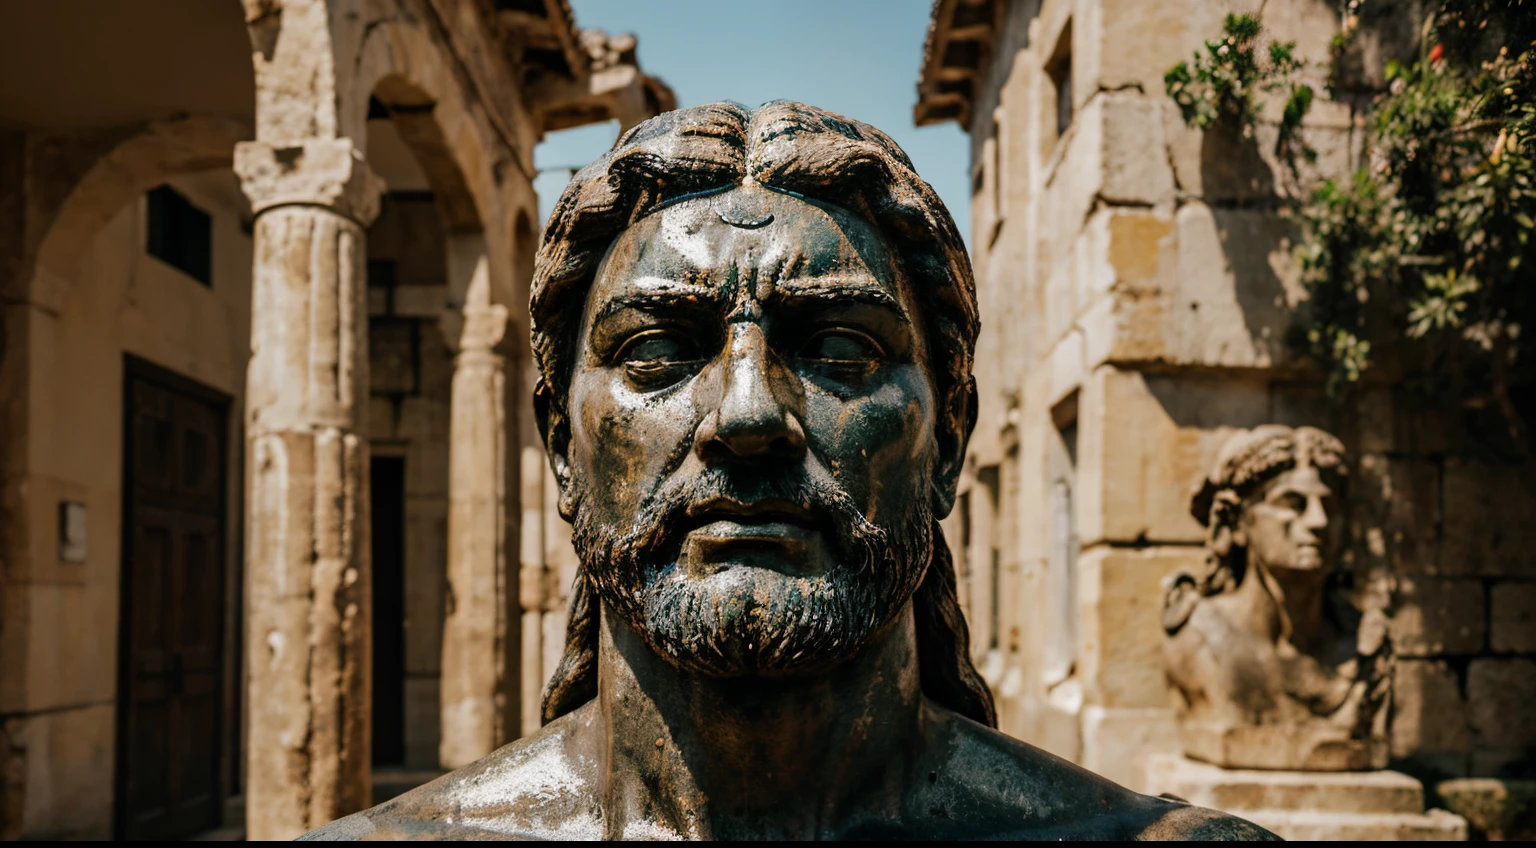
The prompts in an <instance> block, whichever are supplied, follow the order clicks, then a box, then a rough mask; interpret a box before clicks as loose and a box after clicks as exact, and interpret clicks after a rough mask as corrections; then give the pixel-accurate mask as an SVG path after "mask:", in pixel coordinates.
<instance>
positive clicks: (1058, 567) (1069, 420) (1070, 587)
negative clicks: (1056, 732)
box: [1045, 393, 1079, 683]
mask: <svg viewBox="0 0 1536 848" xmlns="http://www.w3.org/2000/svg"><path fill="white" fill-rule="evenodd" d="M1052 418H1053V419H1054V420H1055V424H1056V432H1055V436H1056V438H1054V439H1052V445H1051V449H1050V457H1049V462H1050V466H1049V468H1050V476H1051V483H1050V521H1051V528H1050V534H1051V535H1050V540H1051V541H1050V559H1049V561H1048V565H1047V568H1048V575H1049V586H1050V590H1049V591H1050V594H1051V601H1052V606H1053V607H1054V608H1055V615H1054V616H1053V619H1054V620H1053V621H1052V623H1051V639H1050V644H1049V645H1047V657H1046V671H1045V673H1046V678H1047V681H1048V682H1049V683H1056V682H1059V681H1061V680H1065V679H1066V678H1067V677H1068V676H1070V675H1071V674H1072V667H1073V664H1074V663H1075V662H1076V660H1077V557H1078V549H1079V545H1078V538H1077V510H1076V505H1075V503H1074V500H1075V498H1074V496H1075V494H1076V492H1075V489H1076V488H1077V395H1076V394H1075V393H1074V394H1073V395H1072V396H1071V397H1069V398H1068V399H1066V400H1064V401H1062V402H1061V403H1060V404H1058V405H1057V406H1056V408H1055V409H1053V410H1052Z"/></svg>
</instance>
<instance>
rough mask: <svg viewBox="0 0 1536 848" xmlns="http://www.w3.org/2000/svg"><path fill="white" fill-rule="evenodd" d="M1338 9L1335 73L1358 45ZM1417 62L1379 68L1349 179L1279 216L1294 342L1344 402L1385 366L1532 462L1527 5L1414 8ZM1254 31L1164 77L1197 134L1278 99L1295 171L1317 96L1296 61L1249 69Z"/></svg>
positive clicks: (1479, 0) (1212, 46)
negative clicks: (1270, 96)
mask: <svg viewBox="0 0 1536 848" xmlns="http://www.w3.org/2000/svg"><path fill="white" fill-rule="evenodd" d="M1361 5H1362V0H1349V2H1347V3H1346V4H1345V9H1344V26H1343V27H1342V30H1341V33H1340V35H1339V37H1338V38H1337V39H1335V42H1334V51H1333V54H1334V63H1333V67H1330V68H1328V69H1327V74H1326V77H1327V79H1328V80H1329V85H1330V87H1332V86H1335V85H1337V84H1338V82H1337V81H1338V78H1339V73H1338V60H1339V57H1340V56H1342V55H1343V54H1344V53H1345V52H1346V51H1348V49H1349V47H1350V42H1351V40H1352V39H1353V38H1356V37H1357V36H1358V31H1359V30H1358V26H1357V23H1358V20H1359V17H1358V13H1359V11H1360V7H1361ZM1424 12H1425V19H1424V24H1423V27H1422V29H1421V30H1420V32H1419V37H1418V44H1417V46H1416V48H1415V49H1414V50H1413V51H1412V55H1411V56H1408V57H1405V58H1404V59H1403V60H1401V61H1391V62H1389V63H1387V64H1386V66H1385V67H1384V68H1382V69H1381V71H1382V73H1381V74H1380V77H1379V78H1380V79H1381V80H1382V81H1383V82H1384V84H1385V88H1384V90H1381V91H1379V92H1377V93H1375V94H1374V95H1373V96H1370V97H1369V98H1366V99H1361V100H1359V102H1358V103H1357V114H1358V115H1359V118H1358V120H1357V124H1358V125H1363V127H1364V129H1365V139H1364V145H1363V150H1362V155H1361V157H1360V164H1359V167H1358V168H1357V170H1355V172H1354V173H1353V174H1351V175H1349V176H1347V177H1345V178H1341V179H1327V180H1323V181H1321V182H1320V183H1318V184H1317V185H1315V186H1314V187H1313V188H1312V189H1311V190H1310V192H1309V194H1308V196H1307V197H1306V198H1305V200H1304V201H1303V202H1301V203H1299V204H1297V205H1296V206H1295V207H1294V208H1292V209H1291V210H1289V213H1290V214H1293V215H1294V216H1295V217H1296V218H1297V219H1298V221H1299V223H1300V225H1301V231H1302V236H1303V237H1302V240H1301V244H1300V247H1299V249H1298V254H1299V258H1300V261H1301V267H1302V276H1303V281H1304V283H1305V284H1306V288H1307V292H1308V295H1309V297H1308V302H1307V304H1306V308H1304V309H1303V310H1301V311H1300V313H1299V314H1298V318H1297V326H1296V328H1295V330H1296V331H1295V332H1294V333H1293V336H1294V340H1295V342H1296V343H1297V344H1298V345H1300V346H1301V347H1302V348H1303V349H1304V350H1306V351H1307V352H1308V353H1310V354H1311V355H1313V356H1314V357H1316V358H1317V359H1318V360H1319V361H1321V362H1322V363H1323V364H1324V365H1326V366H1327V368H1328V373H1329V378H1328V386H1329V390H1330V392H1331V393H1333V394H1335V395H1338V394H1342V393H1345V392H1347V391H1348V389H1349V388H1350V387H1351V386H1353V385H1355V384H1356V383H1358V382H1359V381H1360V380H1361V379H1362V377H1363V376H1364V375H1365V374H1366V373H1367V372H1369V371H1370V370H1371V369H1372V368H1374V367H1377V366H1378V364H1379V360H1381V359H1383V358H1384V354H1386V353H1387V352H1389V351H1390V352H1391V356H1392V358H1393V359H1395V360H1396V361H1397V362H1398V364H1399V368H1400V370H1401V372H1402V373H1403V374H1404V375H1405V376H1404V379H1405V381H1406V382H1408V383H1409V384H1410V385H1411V386H1412V387H1413V388H1415V389H1417V390H1418V391H1420V392H1422V393H1423V394H1424V395H1426V396H1427V397H1429V398H1431V399H1432V400H1434V401H1435V402H1438V403H1442V404H1455V405H1459V406H1460V407H1462V408H1464V409H1470V410H1480V409H1488V410H1492V411H1494V412H1496V413H1497V414H1498V415H1499V416H1500V417H1501V418H1502V420H1503V421H1504V422H1505V424H1506V426H1507V428H1508V430H1509V433H1510V434H1511V436H1513V437H1514V439H1515V440H1516V442H1517V443H1519V444H1522V445H1525V446H1527V447H1528V446H1529V441H1528V440H1529V438H1530V430H1529V426H1528V424H1527V419H1528V418H1529V417H1530V414H1531V409H1532V408H1533V407H1536V366H1533V363H1532V359H1533V358H1536V351H1533V350H1531V349H1529V348H1530V339H1529V336H1530V334H1531V333H1532V332H1533V331H1536V276H1533V275H1536V239H1533V236H1532V233H1533V229H1536V227H1533V221H1536V40H1533V39H1536V0H1529V2H1528V0H1443V2H1434V3H1427V4H1425V8H1424ZM1261 29H1262V25H1261V22H1260V21H1259V20H1258V19H1257V18H1253V17H1251V16H1240V15H1233V16H1228V18H1227V21H1226V24H1225V26H1224V31H1223V37H1222V38H1221V39H1218V40H1216V41H1212V42H1207V44H1206V45H1205V50H1204V51H1203V52H1200V53H1197V55H1196V56H1195V58H1194V61H1193V62H1191V63H1181V64H1179V65H1178V66H1175V67H1174V68H1172V69H1171V70H1170V71H1169V72H1168V74H1167V76H1166V77H1165V82H1166V84H1167V90H1168V94H1169V95H1170V96H1171V97H1173V98H1174V100H1175V101H1176V102H1177V103H1178V104H1179V106H1180V108H1181V110H1182V111H1183V114H1184V117H1185V120H1186V121H1187V122H1189V123H1190V125H1192V126H1196V127H1206V126H1210V125H1211V124H1213V123H1215V122H1217V121H1223V120H1225V121H1235V122H1237V124H1238V125H1239V126H1242V127H1243V128H1244V130H1245V131H1246V132H1249V133H1250V134H1251V128H1252V126H1253V125H1254V123H1255V122H1257V121H1258V120H1260V118H1261V116H1260V115H1259V109H1258V107H1257V105H1256V100H1255V93H1256V92H1258V91H1264V90H1274V89H1277V88H1285V89H1287V90H1288V91H1289V93H1290V94H1289V97H1288V99H1287V100H1286V106H1285V109H1284V112H1283V114H1282V115H1280V116H1279V118H1278V119H1277V121H1276V123H1277V124H1278V125H1279V126H1280V127H1281V142H1280V144H1277V148H1276V154H1277V156H1278V158H1279V159H1280V160H1281V161H1282V162H1286V163H1287V164H1289V165H1290V166H1291V168H1292V170H1293V171H1294V169H1295V162H1296V161H1297V159H1298V157H1310V156H1311V154H1310V152H1309V151H1308V150H1307V149H1306V147H1305V145H1304V144H1302V143H1300V142H1299V141H1297V138H1298V136H1299V134H1300V129H1301V126H1302V121H1303V119H1304V118H1305V116H1306V113H1307V110H1308V108H1309V107H1310V105H1311V100H1312V93H1311V90H1310V89H1309V88H1306V87H1305V86H1304V85H1303V84H1302V83H1300V82H1298V75H1299V73H1300V70H1301V63H1300V62H1299V61H1298V60H1296V59H1295V57H1294V55H1293V48H1294V45H1290V44H1271V45H1270V47H1269V50H1268V55H1267V61H1261V60H1259V59H1258V58H1256V57H1257V55H1258V54H1257V43H1258V39H1259V34H1260V31H1261Z"/></svg>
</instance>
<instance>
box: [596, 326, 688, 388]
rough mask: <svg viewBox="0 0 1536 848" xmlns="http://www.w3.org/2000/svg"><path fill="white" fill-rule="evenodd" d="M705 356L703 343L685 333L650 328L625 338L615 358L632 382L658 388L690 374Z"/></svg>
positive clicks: (637, 385) (637, 386)
mask: <svg viewBox="0 0 1536 848" xmlns="http://www.w3.org/2000/svg"><path fill="white" fill-rule="evenodd" d="M703 358H704V357H703V356H702V355H701V353H700V350H699V345H698V344H697V343H696V342H694V341H693V340H691V339H689V338H688V337H687V336H685V335H683V334H682V333H678V332H674V331H671V330H646V331H645V332H642V333H637V334H636V335H634V336H633V337H631V338H630V339H629V341H627V342H625V343H624V346H623V347H621V348H619V352H618V353H617V354H616V355H615V356H614V361H615V362H616V363H618V364H620V365H623V366H624V373H625V375H626V376H627V377H628V379H629V382H630V384H631V385H633V386H634V387H636V388H638V389H642V390H645V391H654V390H657V389H662V388H665V387H667V386H670V385H672V384H673V383H676V382H678V381H679V380H682V379H683V378H684V377H686V376H688V374H689V373H691V371H692V370H693V366H696V365H697V364H698V362H699V361H700V360H701V359H703Z"/></svg>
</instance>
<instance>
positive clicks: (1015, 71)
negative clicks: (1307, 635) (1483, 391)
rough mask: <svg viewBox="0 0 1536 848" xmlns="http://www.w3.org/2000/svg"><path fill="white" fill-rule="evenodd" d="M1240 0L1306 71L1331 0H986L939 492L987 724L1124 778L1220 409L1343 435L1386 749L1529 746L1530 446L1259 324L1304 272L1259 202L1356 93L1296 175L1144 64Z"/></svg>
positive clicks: (1233, 422)
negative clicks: (971, 359)
mask: <svg viewBox="0 0 1536 848" xmlns="http://www.w3.org/2000/svg"><path fill="white" fill-rule="evenodd" d="M1261 6H1262V14H1263V21H1264V25H1265V27H1266V30H1267V34H1266V36H1265V37H1266V38H1270V37H1273V38H1278V39H1280V40H1294V41H1296V42H1297V51H1298V54H1299V55H1300V56H1301V57H1302V58H1304V59H1306V60H1308V61H1310V62H1312V63H1313V65H1312V68H1313V70H1312V71H1310V73H1316V74H1320V71H1318V68H1320V67H1321V65H1322V63H1324V62H1326V60H1327V58H1328V45H1329V41H1330V39H1331V38H1332V37H1333V35H1334V33H1335V32H1336V31H1337V29H1338V25H1339V19H1338V13H1337V11H1336V10H1335V9H1334V8H1333V6H1332V5H1331V4H1329V3H1326V2H1321V0H1283V2H1282V1H1281V0H1270V2H1267V3H1263V4H1260V3H1258V2H1221V0H1174V2H1166V3H1145V2H1139V0H1043V2H1042V1H1041V0H1012V2H1007V3H1000V4H997V7H998V8H999V10H1000V11H999V21H998V23H997V25H996V26H995V28H994V37H993V42H992V45H991V50H990V52H989V53H988V54H985V57H984V58H983V60H982V65H981V66H980V68H979V69H978V70H979V74H978V76H977V80H978V81H977V84H976V88H975V91H974V97H973V100H972V102H971V108H970V111H969V114H970V116H971V118H970V125H969V126H968V127H967V129H968V131H969V132H970V135H971V139H972V158H973V162H972V185H973V196H972V201H971V220H972V233H971V246H972V252H973V256H974V260H975V267H976V273H977V281H978V288H979V291H978V297H979V299H980V302H981V314H982V315H983V316H985V318H984V324H983V327H982V335H981V339H980V341H979V344H978V351H977V379H978V383H979V385H980V391H981V402H980V414H979V423H978V425H977V431H976V435H975V437H974V439H973V441H972V445H971V453H970V459H969V463H970V465H969V468H968V473H967V476H966V481H965V482H964V483H963V494H962V496H961V501H960V504H959V506H958V507H957V510H956V514H955V515H953V516H951V518H950V519H948V521H947V527H948V533H947V535H948V538H949V541H950V544H951V546H952V547H954V548H955V552H956V557H957V563H958V565H959V568H960V571H961V575H962V582H963V583H964V584H965V585H964V587H963V588H962V592H961V596H962V601H963V602H964V604H965V605H966V607H967V611H968V615H969V617H970V620H971V622H972V633H973V637H974V639H973V648H974V653H975V656H976V660H977V662H978V665H979V667H980V668H981V669H982V671H983V674H984V676H985V677H986V678H987V680H988V682H989V683H991V684H992V686H993V688H994V691H995V692H996V693H997V694H998V696H999V699H998V700H999V709H1000V714H1001V717H1002V725H1003V728H1004V729H1005V730H1007V731H1008V732H1010V733H1013V734H1015V735H1018V736H1020V737H1021V738H1024V739H1026V740H1028V741H1031V742H1034V743H1036V744H1039V745H1042V746H1043V747H1046V748H1047V749H1049V750H1052V751H1055V752H1057V753H1060V754H1062V755H1064V756H1068V757H1070V758H1073V759H1076V760H1078V761H1079V762H1082V763H1084V764H1085V765H1087V766H1089V767H1090V768H1093V769H1095V770H1097V771H1100V772H1102V773H1104V774H1106V775H1108V776H1109V777H1111V778H1113V779H1115V780H1118V781H1121V782H1123V783H1127V784H1129V785H1132V786H1139V785H1141V781H1142V774H1143V766H1142V763H1143V761H1144V760H1145V758H1146V757H1147V756H1149V755H1151V754H1153V753H1155V752H1158V751H1165V750H1173V749H1175V748H1176V747H1177V742H1176V739H1175V736H1174V730H1173V724H1172V715H1173V713H1172V709H1171V703H1172V702H1171V696H1170V693H1169V691H1168V689H1167V685H1166V683H1165V681H1164V678H1163V674H1162V670H1161V656H1160V651H1159V648H1160V641H1161V639H1162V635H1163V634H1162V631H1161V628H1160V626H1159V624H1158V620H1159V613H1160V609H1161V589H1160V582H1161V580H1162V578H1163V577H1164V576H1166V575H1167V574H1169V573H1171V572H1173V571H1176V570H1179V569H1188V568H1194V567H1196V566H1198V565H1199V564H1200V562H1201V560H1202V557H1203V553H1202V550H1201V543H1202V541H1203V530H1202V528H1201V527H1200V526H1199V525H1198V524H1197V523H1196V522H1195V520H1194V519H1193V517H1192V516H1191V515H1190V514H1189V508H1188V504H1189V495H1190V493H1191V491H1192V489H1193V487H1194V486H1195V485H1196V483H1197V482H1198V481H1199V480H1200V479H1201V477H1202V476H1203V474H1204V473H1205V472H1206V471H1207V469H1208V468H1209V465H1210V463H1211V461H1212V460H1213V458H1214V456H1215V452H1216V450H1217V449H1218V448H1219V447H1220V445H1221V444H1222V443H1223V442H1224V441H1225V439H1226V438H1227V437H1228V436H1229V435H1230V434H1231V433H1232V432H1233V431H1234V429H1236V428H1244V427H1252V426H1255V425H1258V424H1263V423H1270V422H1274V423H1282V424H1289V425H1301V424H1310V425H1314V426H1319V427H1322V428H1324V429H1328V430H1330V431H1332V432H1337V433H1339V434H1340V435H1341V436H1343V437H1344V439H1345V442H1346V444H1347V446H1348V447H1349V450H1350V452H1351V456H1352V457H1353V462H1354V465H1355V468H1354V470H1353V475H1352V477H1353V483H1352V484H1351V488H1350V493H1349V500H1348V505H1347V511H1348V519H1349V522H1350V527H1351V535H1352V538H1353V542H1354V544H1353V547H1354V549H1355V554H1354V556H1355V557H1356V559H1355V561H1354V562H1353V564H1352V567H1353V568H1355V569H1356V570H1357V572H1359V573H1362V574H1363V573H1367V572H1369V571H1371V570H1372V569H1381V568H1390V569H1392V570H1393V571H1394V572H1395V573H1396V574H1397V575H1398V591H1397V598H1396V603H1397V608H1396V615H1395V619H1394V637H1395V641H1396V644H1397V645H1398V653H1399V657H1400V665H1399V673H1398V678H1397V684H1396V687H1397V692H1396V695H1397V700H1396V707H1395V712H1394V715H1393V725H1392V727H1393V730H1392V732H1393V740H1394V748H1393V754H1394V757H1395V758H1396V759H1397V761H1398V762H1399V764H1401V765H1402V766H1403V767H1404V768H1408V769H1409V770H1412V771H1415V772H1418V773H1422V774H1424V775H1425V776H1431V775H1433V774H1452V775H1460V774H1468V773H1471V774H1495V773H1499V772H1500V771H1501V770H1503V771H1509V770H1511V769H1517V770H1518V769H1520V768H1525V766H1524V765H1522V764H1524V763H1526V762H1528V757H1529V751H1530V749H1531V745H1532V742H1533V738H1532V734H1533V732H1536V731H1532V730H1531V728H1532V727H1536V720H1533V717H1532V715H1531V713H1530V710H1531V709H1532V708H1531V706H1530V704H1532V703H1533V699H1532V698H1531V697H1530V696H1529V694H1528V693H1530V691H1531V690H1532V688H1533V685H1536V684H1533V677H1532V675H1533V674H1536V665H1533V663H1532V659H1531V655H1530V651H1531V650H1532V644H1531V643H1532V640H1533V639H1536V626H1533V624H1532V621H1531V618H1532V613H1531V612H1530V610H1531V609H1532V602H1533V600H1536V598H1533V596H1536V588H1533V586H1532V584H1531V583H1530V582H1528V581H1530V580H1531V579H1532V576H1533V575H1532V572H1531V570H1530V569H1531V566H1530V557H1529V556H1528V555H1523V554H1522V553H1521V552H1522V551H1523V550H1524V545H1523V541H1524V538H1525V533H1526V531H1525V530H1524V524H1525V523H1528V519H1529V517H1530V516H1532V515H1536V501H1533V500H1532V486H1531V484H1530V483H1529V481H1528V479H1527V478H1528V475H1527V474H1525V473H1524V470H1523V469H1522V468H1519V467H1501V466H1499V465H1498V464H1497V463H1491V462H1488V461H1485V460H1476V459H1471V458H1468V453H1467V451H1466V450H1463V448H1466V447H1467V446H1468V441H1469V440H1468V439H1466V438H1465V437H1463V438H1462V444H1461V445H1460V446H1459V447H1458V446H1456V445H1453V444H1451V443H1450V440H1451V438H1452V437H1451V436H1450V435H1448V434H1449V433H1455V432H1460V431H1459V430H1458V429H1457V427H1458V426H1459V425H1454V424H1446V423H1439V424H1434V423H1432V422H1431V419H1430V418H1429V417H1428V416H1426V415H1423V414H1418V413H1415V412H1414V411H1413V410H1411V409H1409V408H1407V407H1406V406H1405V404H1406V401H1405V400H1404V398H1403V397H1402V396H1399V395H1397V394H1394V392H1393V391H1392V390H1391V388H1390V387H1389V386H1384V387H1382V388H1379V389H1373V390H1371V391H1368V392H1365V393H1363V394H1361V395H1360V396H1359V397H1358V398H1356V399H1355V400H1354V401H1353V402H1351V403H1350V404H1349V405H1345V406H1340V405H1338V404H1335V403H1333V402H1331V401H1329V400H1328V399H1327V398H1326V397H1325V396H1324V395H1323V392H1322V391H1321V389H1320V380H1319V377H1318V374H1317V372H1316V371H1315V370H1314V369H1312V368H1311V367H1310V366H1309V365H1308V364H1307V363H1306V362H1303V361H1300V360H1299V359H1298V358H1297V357H1296V356H1295V354H1294V353H1293V352H1292V351H1291V350H1290V349H1289V348H1288V347H1287V345H1286V344H1285V341H1284V338H1285V334H1286V331H1287V329H1288V328H1289V327H1290V324H1291V320H1292V315H1293V311H1294V309H1295V308H1296V306H1297V304H1298V303H1300V301H1301V299H1302V298H1303V296H1304V292H1303V290H1302V287H1301V286H1300V284H1299V278H1298V273H1297V268H1296V265H1295V262H1294V259H1293V257H1292V252H1291V250H1292V247H1293V244H1294V241H1295V239H1296V237H1297V233H1296V231H1295V228H1294V225H1293V224H1291V223H1290V222H1289V221H1288V220H1287V219H1286V218H1285V217H1284V216H1283V215H1282V214H1281V210H1282V209H1283V207H1284V206H1285V204H1286V203H1287V201H1288V199H1289V198H1293V197H1296V196H1298V193H1299V192H1300V191H1302V190H1304V188H1305V187H1306V185H1307V184H1309V182H1310V181H1311V180H1313V179H1315V178H1316V177H1317V176H1318V175H1319V174H1341V173H1345V172H1347V171H1348V170H1349V169H1350V168H1351V167H1353V160H1354V151H1355V150H1356V148H1357V147H1358V145H1359V141H1360V139H1359V137H1358V132H1359V129H1358V128H1357V126H1356V122H1355V118H1354V113H1353V112H1352V110H1351V107H1350V106H1349V105H1347V104H1343V103H1334V102H1330V101H1325V100H1322V99H1321V98H1320V99H1319V101H1318V102H1317V103H1315V104H1314V106H1313V110H1312V113H1311V115H1310V116H1309V118H1308V121H1307V125H1306V127H1305V129H1304V133H1305V135H1306V137H1307V140H1308V142H1309V143H1310V144H1311V145H1312V146H1313V147H1315V148H1316V149H1317V150H1318V151H1319V158H1318V162H1317V163H1316V165H1315V166H1313V167H1312V168H1311V169H1309V170H1307V171H1306V172H1304V173H1303V174H1301V176H1300V178H1299V179H1295V178H1292V177H1290V176H1289V175H1287V174H1286V173H1285V172H1284V170H1283V169H1281V168H1279V167H1277V165H1276V163H1275V162H1274V159H1273V156H1272V154H1271V153H1269V150H1270V149H1271V147H1272V146H1273V140H1274V129H1273V127H1272V126H1270V125H1267V124H1263V123H1261V124H1260V126H1259V129H1258V132H1257V133H1256V134H1255V135H1256V137H1255V138H1254V139H1248V140H1244V139H1236V138H1227V137H1221V136H1219V135H1218V134H1216V133H1212V134H1202V133H1200V132H1198V131H1194V130H1190V129H1188V128H1186V127H1185V126H1184V124H1183V121H1182V120H1181V118H1180V116H1179V114H1178V111H1177V108H1176V107H1175V105H1174V104H1173V103H1172V101H1171V100H1169V99H1168V98H1167V97H1166V96H1165V94H1164V92H1163V83H1162V75H1163V73H1164V72H1165V71H1166V70H1167V69H1168V68H1169V67H1171V66H1172V65H1173V64H1175V63H1176V62H1178V61H1181V60H1185V59H1187V58H1189V56H1190V54H1191V53H1192V52H1193V51H1194V49H1195V48H1196V47H1197V46H1198V45H1199V44H1200V42H1201V40H1202V39H1205V38H1210V37H1214V36H1215V34H1217V33H1219V32H1220V29H1221V21H1222V17H1223V16H1224V15H1225V14H1227V13H1228V12H1257V11H1259V9H1260V7H1261ZM1364 42H1365V44H1366V45H1367V46H1368V47H1369V48H1370V50H1372V51H1375V52H1376V54H1382V55H1384V53H1383V51H1387V50H1389V48H1390V47H1391V45H1390V44H1387V43H1386V41H1384V40H1383V38H1381V37H1378V36H1377V35H1376V34H1368V37H1367V38H1366V39H1364ZM1382 55H1375V56H1374V58H1375V60H1376V61H1384V59H1383V58H1382ZM1314 82H1316V83H1320V82H1321V80H1320V79H1318V80H1315V81H1314ZM1366 82H1369V81H1366ZM1317 87H1318V90H1319V91H1321V90H1322V87H1321V85H1320V84H1319V85H1318V86H1317ZM1270 112H1271V113H1274V112H1275V107H1274V106H1271V107H1270ZM1473 441H1475V440H1473ZM1522 517H1524V518H1526V519H1527V520H1526V521H1522Z"/></svg>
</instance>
